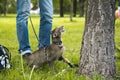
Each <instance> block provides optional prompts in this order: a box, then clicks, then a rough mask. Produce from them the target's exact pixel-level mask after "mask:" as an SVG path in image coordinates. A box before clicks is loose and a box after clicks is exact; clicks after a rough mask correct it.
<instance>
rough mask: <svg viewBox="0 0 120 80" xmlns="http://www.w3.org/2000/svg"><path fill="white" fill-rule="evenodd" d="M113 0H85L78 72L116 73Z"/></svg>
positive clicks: (105, 74) (90, 73) (111, 76)
mask: <svg viewBox="0 0 120 80" xmlns="http://www.w3.org/2000/svg"><path fill="white" fill-rule="evenodd" d="M114 11H115V0H87V12H86V22H85V30H84V34H83V40H82V46H81V53H80V54H81V56H80V63H79V73H80V74H81V75H85V76H88V77H92V76H93V74H94V73H96V74H100V75H102V76H104V77H106V78H113V77H114V76H115V74H116V64H115V43H114V26H115V17H114Z"/></svg>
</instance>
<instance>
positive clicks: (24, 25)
mask: <svg viewBox="0 0 120 80" xmlns="http://www.w3.org/2000/svg"><path fill="white" fill-rule="evenodd" d="M30 3H31V1H30V0H17V17H16V26H17V38H18V42H19V51H20V52H22V51H26V50H31V47H30V44H29V37H28V36H29V34H28V18H29V15H30ZM39 7H40V28H39V46H38V48H42V47H43V46H49V45H50V31H51V28H52V19H53V17H52V16H53V5H52V0H39Z"/></svg>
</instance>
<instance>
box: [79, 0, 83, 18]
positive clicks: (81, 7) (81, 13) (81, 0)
mask: <svg viewBox="0 0 120 80" xmlns="http://www.w3.org/2000/svg"><path fill="white" fill-rule="evenodd" d="M79 4H80V17H83V16H84V0H79Z"/></svg>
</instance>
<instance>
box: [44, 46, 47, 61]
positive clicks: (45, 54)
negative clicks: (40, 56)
mask: <svg viewBox="0 0 120 80" xmlns="http://www.w3.org/2000/svg"><path fill="white" fill-rule="evenodd" d="M46 48H47V47H44V56H45V57H46V59H47V61H48V54H47V53H46Z"/></svg>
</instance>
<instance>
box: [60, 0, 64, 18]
mask: <svg viewBox="0 0 120 80" xmlns="http://www.w3.org/2000/svg"><path fill="white" fill-rule="evenodd" d="M60 17H64V8H63V0H60Z"/></svg>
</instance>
